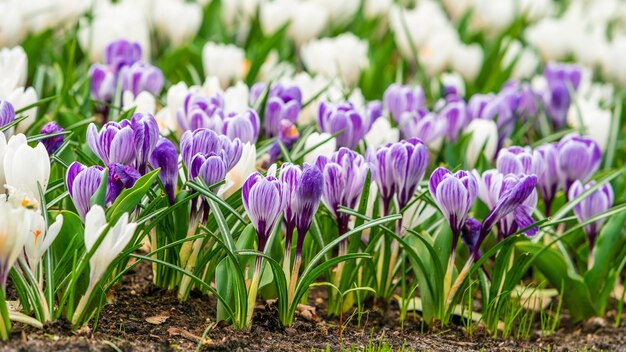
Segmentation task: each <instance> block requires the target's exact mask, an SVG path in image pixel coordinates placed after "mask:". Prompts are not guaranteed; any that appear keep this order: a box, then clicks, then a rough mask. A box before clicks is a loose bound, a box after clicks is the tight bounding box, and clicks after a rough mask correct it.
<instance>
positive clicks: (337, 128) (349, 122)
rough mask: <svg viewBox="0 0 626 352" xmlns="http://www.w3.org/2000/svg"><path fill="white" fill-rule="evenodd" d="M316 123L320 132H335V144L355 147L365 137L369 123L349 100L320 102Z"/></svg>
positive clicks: (350, 147)
mask: <svg viewBox="0 0 626 352" xmlns="http://www.w3.org/2000/svg"><path fill="white" fill-rule="evenodd" d="M317 123H318V125H319V128H320V130H321V131H322V132H326V133H330V134H335V133H338V132H341V134H339V135H338V136H337V146H339V147H346V148H349V149H353V148H355V147H356V146H357V145H358V144H359V142H360V141H361V140H362V139H363V137H365V134H366V133H367V131H368V130H369V127H370V125H369V124H368V121H367V119H366V117H365V116H363V115H362V114H361V113H360V112H358V111H357V110H356V108H355V107H354V105H353V104H352V103H351V102H345V103H339V104H332V103H324V102H322V103H320V105H319V108H318V111H317Z"/></svg>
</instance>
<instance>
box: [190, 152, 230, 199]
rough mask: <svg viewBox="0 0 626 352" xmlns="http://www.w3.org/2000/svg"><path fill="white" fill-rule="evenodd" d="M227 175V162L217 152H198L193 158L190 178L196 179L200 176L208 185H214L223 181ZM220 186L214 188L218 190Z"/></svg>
mask: <svg viewBox="0 0 626 352" xmlns="http://www.w3.org/2000/svg"><path fill="white" fill-rule="evenodd" d="M225 177H226V162H225V161H224V159H223V158H222V156H221V155H217V154H215V153H208V154H203V153H198V154H196V155H195V156H194V157H193V159H192V160H191V167H190V168H189V178H190V179H192V180H195V179H196V178H200V179H201V180H202V181H204V183H205V184H206V185H209V186H210V185H213V184H216V183H218V182H220V181H222V180H223V179H224V178H225ZM218 190H219V187H215V188H212V189H211V191H213V192H217V191H218Z"/></svg>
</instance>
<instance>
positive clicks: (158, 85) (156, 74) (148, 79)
mask: <svg viewBox="0 0 626 352" xmlns="http://www.w3.org/2000/svg"><path fill="white" fill-rule="evenodd" d="M120 79H121V80H122V90H123V91H130V92H132V93H133V95H134V96H137V95H139V93H141V92H143V91H147V92H150V93H152V94H154V95H158V94H159V93H160V92H161V89H162V88H163V80H164V78H163V73H162V72H161V70H160V69H159V68H158V67H156V66H152V65H150V64H149V63H146V62H136V63H134V64H132V65H131V66H125V67H123V68H122V69H121V71H120Z"/></svg>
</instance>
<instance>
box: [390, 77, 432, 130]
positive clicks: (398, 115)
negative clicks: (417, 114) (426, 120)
mask: <svg viewBox="0 0 626 352" xmlns="http://www.w3.org/2000/svg"><path fill="white" fill-rule="evenodd" d="M425 102H426V96H425V95H424V90H423V89H422V87H420V86H415V87H411V86H405V85H401V84H398V83H393V84H391V85H390V86H389V87H388V88H387V89H386V90H385V94H384V97H383V104H384V106H385V109H387V111H389V114H390V115H391V117H393V119H394V120H395V121H396V124H397V125H399V124H400V122H401V120H402V114H404V113H405V112H411V111H418V110H419V109H420V108H424V107H425Z"/></svg>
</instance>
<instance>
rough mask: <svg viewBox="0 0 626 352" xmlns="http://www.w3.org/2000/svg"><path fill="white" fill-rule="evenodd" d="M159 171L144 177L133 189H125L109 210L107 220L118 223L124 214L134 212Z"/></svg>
mask: <svg viewBox="0 0 626 352" xmlns="http://www.w3.org/2000/svg"><path fill="white" fill-rule="evenodd" d="M159 170H160V169H156V170H152V171H150V172H149V173H147V174H145V175H144V176H142V177H141V178H140V179H139V180H137V182H135V185H134V186H133V187H131V188H128V189H124V190H123V191H122V193H120V195H119V197H117V199H116V200H115V202H114V203H113V204H112V205H111V206H110V207H109V209H108V210H107V218H108V219H109V222H110V223H116V222H117V219H119V217H120V216H122V214H124V213H128V212H131V211H133V209H135V207H136V206H137V204H139V202H141V199H142V198H143V197H144V196H145V195H146V193H147V192H148V190H149V189H150V187H151V186H152V184H153V183H154V180H155V179H156V178H157V176H158V175H159Z"/></svg>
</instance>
